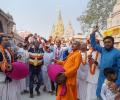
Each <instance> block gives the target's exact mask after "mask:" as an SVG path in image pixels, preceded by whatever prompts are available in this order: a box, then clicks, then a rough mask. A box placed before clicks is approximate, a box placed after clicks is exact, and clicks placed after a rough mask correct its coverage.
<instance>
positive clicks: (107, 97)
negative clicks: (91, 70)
mask: <svg viewBox="0 0 120 100" xmlns="http://www.w3.org/2000/svg"><path fill="white" fill-rule="evenodd" d="M116 95H117V94H114V93H112V91H111V90H110V89H109V87H108V85H107V80H105V82H104V83H103V85H102V89H101V97H102V99H103V100H114V99H115V96H116Z"/></svg>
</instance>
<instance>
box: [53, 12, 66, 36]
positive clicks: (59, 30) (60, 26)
mask: <svg viewBox="0 0 120 100" xmlns="http://www.w3.org/2000/svg"><path fill="white" fill-rule="evenodd" d="M63 34H64V23H63V20H62V15H61V11H60V10H59V13H58V17H57V21H56V23H55V26H54V31H53V32H52V36H53V37H56V36H57V37H58V38H60V37H62V35H63Z"/></svg>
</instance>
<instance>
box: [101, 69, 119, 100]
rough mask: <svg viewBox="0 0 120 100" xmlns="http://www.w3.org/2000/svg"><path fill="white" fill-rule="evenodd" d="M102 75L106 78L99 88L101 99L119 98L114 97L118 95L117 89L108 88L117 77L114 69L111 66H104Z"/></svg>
mask: <svg viewBox="0 0 120 100" xmlns="http://www.w3.org/2000/svg"><path fill="white" fill-rule="evenodd" d="M104 75H105V77H106V80H105V81H104V84H103V86H102V89H101V97H102V99H103V100H120V98H119V97H117V98H116V96H118V94H119V93H118V89H116V90H115V91H111V90H110V86H111V84H113V83H114V82H115V81H116V79H117V74H116V72H115V70H114V69H113V68H105V69H104ZM115 98H116V99H115ZM118 98H119V99H118Z"/></svg>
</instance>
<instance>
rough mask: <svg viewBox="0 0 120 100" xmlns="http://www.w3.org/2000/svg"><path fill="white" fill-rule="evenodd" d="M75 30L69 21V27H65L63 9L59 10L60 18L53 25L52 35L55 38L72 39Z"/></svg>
mask: <svg viewBox="0 0 120 100" xmlns="http://www.w3.org/2000/svg"><path fill="white" fill-rule="evenodd" d="M74 34H75V32H74V29H73V27H72V24H71V22H70V21H69V23H68V25H67V27H66V28H65V25H64V21H63V19H62V15H61V11H59V14H58V18H57V21H56V23H55V24H54V25H53V28H52V32H51V36H52V37H53V38H55V37H58V38H63V37H64V38H65V39H70V38H72V37H73V36H74Z"/></svg>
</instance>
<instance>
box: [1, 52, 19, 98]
mask: <svg viewBox="0 0 120 100" xmlns="http://www.w3.org/2000/svg"><path fill="white" fill-rule="evenodd" d="M6 53H7V56H8V57H9V63H10V62H11V61H10V60H11V56H10V54H9V52H6ZM1 85H2V87H1V90H2V91H1V98H0V99H1V100H21V94H20V81H19V80H12V82H6V83H2V84H1Z"/></svg>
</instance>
